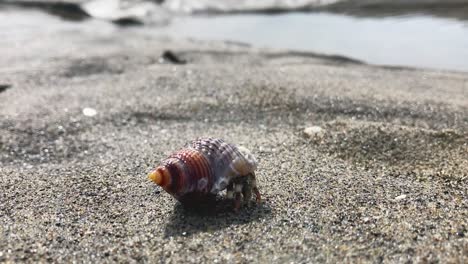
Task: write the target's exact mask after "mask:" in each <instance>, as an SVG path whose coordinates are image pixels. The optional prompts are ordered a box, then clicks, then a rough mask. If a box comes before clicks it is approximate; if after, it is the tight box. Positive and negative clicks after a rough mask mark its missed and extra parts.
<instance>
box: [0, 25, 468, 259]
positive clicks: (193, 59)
mask: <svg viewBox="0 0 468 264" xmlns="http://www.w3.org/2000/svg"><path fill="white" fill-rule="evenodd" d="M88 23H91V24H88ZM92 23H94V22H86V23H84V24H80V25H79V26H76V28H73V30H72V29H69V28H65V29H62V28H60V27H59V29H54V30H48V31H47V30H43V31H39V33H37V34H36V35H34V34H28V35H27V37H25V38H26V39H24V40H22V41H23V42H21V43H28V45H16V46H14V45H13V40H11V39H9V38H6V39H5V40H4V42H2V44H1V45H2V46H1V48H0V57H1V58H2V65H1V67H0V84H3V85H5V86H3V87H4V89H1V90H0V91H1V92H0V189H1V192H0V262H4V261H6V262H9V261H12V262H19V261H28V262H33V261H55V262H70V261H77V262H95V261H99V262H101V261H102V262H114V261H119V262H120V261H122V262H135V261H148V262H159V261H160V262H169V263H184V262H196V263H198V262H207V263H211V262H215V261H216V262H258V263H268V262H273V263H285V262H294V263H305V262H330V263H335V262H342V261H347V262H361V261H362V262H382V261H384V262H393V263H401V262H407V261H410V262H412V261H414V262H433V261H435V262H454V263H456V262H458V263H463V262H466V261H468V233H467V232H468V231H467V229H468V222H467V219H468V198H467V197H468V188H467V186H468V178H467V177H468V173H467V172H468V134H467V129H468V94H467V91H468V74H466V73H456V72H436V71H429V70H414V69H404V68H390V67H387V68H385V67H374V66H369V65H364V64H359V63H354V62H352V61H347V60H342V59H336V58H326V57H320V56H314V55H311V56H306V55H307V54H294V53H284V52H283V53H279V52H275V51H265V50H258V49H253V48H249V47H244V46H238V45H233V44H223V43H198V42H192V41H171V40H167V39H155V38H152V37H150V36H145V35H143V34H140V33H135V32H134V31H132V30H119V29H114V28H110V29H109V30H107V29H104V30H103V31H102V32H101V33H102V34H99V35H96V34H95V32H94V31H93V30H94V28H92V29H91V27H95V25H94V24H92ZM73 27H75V26H73ZM9 41H11V43H10V42H9ZM168 49H170V50H172V51H173V52H174V53H175V54H176V56H179V57H180V58H182V59H184V60H187V64H185V65H176V64H171V63H170V62H166V63H160V60H159V56H160V54H162V53H163V51H164V50H168ZM3 62H5V63H3ZM84 108H92V109H95V110H96V112H97V114H96V115H95V116H86V115H84V114H83V109H84ZM309 126H319V127H321V128H322V129H323V130H322V132H321V133H319V134H318V135H316V136H313V137H309V136H308V135H306V134H304V133H303V131H304V129H305V128H306V127H309ZM199 136H215V137H221V138H224V139H226V140H227V141H230V142H233V143H235V144H241V145H244V146H246V147H248V148H249V149H251V150H252V151H253V153H254V154H255V155H256V156H257V158H258V160H259V168H258V173H257V175H258V181H259V187H260V191H261V192H262V194H263V197H264V202H263V203H262V204H260V205H258V206H253V207H251V208H244V209H242V210H241V211H240V213H238V214H235V213H232V212H230V211H228V210H227V209H226V210H221V211H220V212H216V213H213V214H203V215H200V214H196V213H194V212H187V211H185V210H184V209H182V208H181V207H180V206H179V205H178V204H177V203H176V202H175V200H174V199H173V198H171V197H170V196H169V195H168V194H167V193H165V192H164V191H162V190H161V189H160V188H159V187H157V186H155V185H154V184H152V183H150V182H149V181H148V180H147V179H146V174H147V172H149V171H150V170H151V169H152V168H153V167H154V166H155V165H157V164H158V162H159V161H160V160H161V159H163V158H164V157H166V156H167V155H168V154H169V153H171V152H172V151H174V150H176V149H178V148H179V147H180V146H182V145H183V144H184V143H185V142H187V141H189V140H191V139H194V138H196V137H199ZM221 205H222V204H221ZM181 261H183V262H181Z"/></svg>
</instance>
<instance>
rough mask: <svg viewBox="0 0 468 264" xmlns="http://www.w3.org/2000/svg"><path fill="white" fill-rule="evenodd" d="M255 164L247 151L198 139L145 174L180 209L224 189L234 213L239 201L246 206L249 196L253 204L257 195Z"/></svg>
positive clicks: (210, 139) (209, 139)
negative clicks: (179, 206) (178, 202)
mask: <svg viewBox="0 0 468 264" xmlns="http://www.w3.org/2000/svg"><path fill="white" fill-rule="evenodd" d="M256 168H257V161H256V160H255V158H254V157H253V156H252V154H251V153H250V151H249V150H247V149H246V148H243V147H237V146H235V145H233V144H230V143H227V142H225V141H224V140H222V139H217V138H198V139H196V140H194V141H192V142H191V143H189V144H187V145H186V146H185V148H183V149H181V150H179V151H176V152H174V153H173V154H171V155H170V156H169V157H168V158H166V159H165V160H163V161H162V162H161V165H160V166H158V167H157V168H156V169H154V170H153V171H151V172H150V173H149V174H148V178H149V179H150V180H152V181H153V182H155V183H156V184H157V185H159V186H161V187H162V188H163V189H164V190H165V191H166V192H168V193H169V194H171V195H172V196H173V197H174V198H176V199H177V200H178V201H180V202H181V203H182V204H183V205H186V206H187V205H188V206H192V205H196V204H197V203H204V202H206V201H207V200H208V198H210V197H211V198H212V197H215V196H216V195H217V194H218V193H220V192H221V191H223V190H225V189H226V197H227V198H228V199H231V200H233V204H234V210H235V211H238V210H239V208H240V206H241V203H242V201H243V202H244V204H247V203H249V202H250V200H251V198H252V193H254V194H255V198H256V201H257V203H258V202H260V200H261V197H260V192H259V191H258V188H257V182H256V179H255V173H254V171H255V170H256Z"/></svg>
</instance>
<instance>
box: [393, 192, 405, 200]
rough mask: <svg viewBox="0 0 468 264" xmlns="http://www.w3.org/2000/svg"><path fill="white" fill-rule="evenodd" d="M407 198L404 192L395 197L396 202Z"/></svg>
mask: <svg viewBox="0 0 468 264" xmlns="http://www.w3.org/2000/svg"><path fill="white" fill-rule="evenodd" d="M404 199H406V194H402V195H399V196H397V197H395V199H394V200H395V202H398V201H401V200H404Z"/></svg>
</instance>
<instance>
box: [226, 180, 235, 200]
mask: <svg viewBox="0 0 468 264" xmlns="http://www.w3.org/2000/svg"><path fill="white" fill-rule="evenodd" d="M226 198H227V199H232V198H234V183H230V184H229V185H228V186H227V188H226Z"/></svg>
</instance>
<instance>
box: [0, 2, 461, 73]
mask: <svg viewBox="0 0 468 264" xmlns="http://www.w3.org/2000/svg"><path fill="white" fill-rule="evenodd" d="M0 19H1V21H2V24H1V25H0V45H1V46H0V47H3V48H5V49H7V48H14V47H15V46H22V47H24V46H25V45H34V42H35V41H37V38H38V36H44V34H47V32H52V31H60V30H64V31H70V30H72V31H73V30H76V31H80V32H82V31H83V30H84V31H86V32H88V33H92V34H99V35H102V34H106V32H110V31H113V32H115V31H116V30H118V31H122V32H126V31H132V34H143V35H144V34H149V35H153V36H154V35H156V36H161V37H168V38H171V39H186V38H191V39H194V40H222V41H229V42H235V43H238V44H241V45H252V46H254V47H261V48H271V49H281V50H294V51H300V52H313V53H319V54H328V55H340V56H343V57H347V58H350V59H354V60H359V61H363V62H366V63H371V64H378V65H388V66H398V67H419V68H430V69H441V70H455V71H468V59H467V58H468V20H467V19H468V1H461V0H440V1H437V0H406V1H403V0H401V1H399V0H373V1H369V0H261V1H258V0H256V1H254V0H158V1H156V0H155V1H143V0H135V1H131V0H128V1H121V0H92V1H86V0H63V1H62V0H60V1H59V0H27V1H23V0H0Z"/></svg>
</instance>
